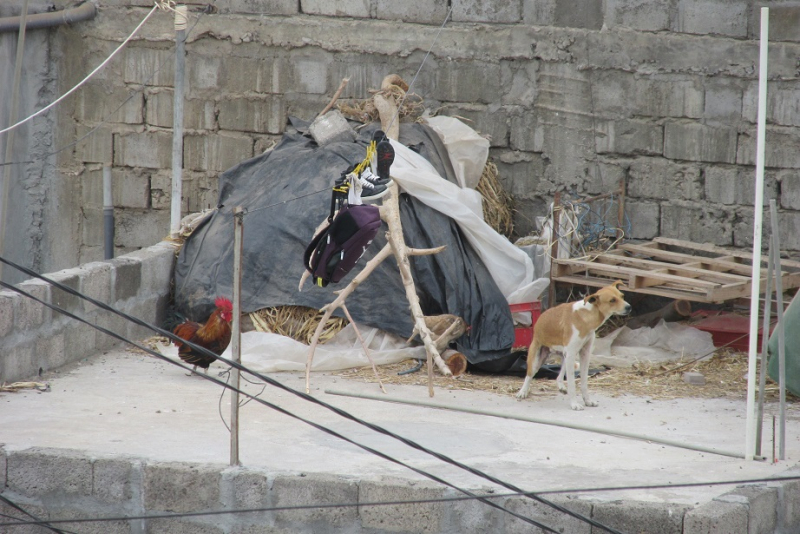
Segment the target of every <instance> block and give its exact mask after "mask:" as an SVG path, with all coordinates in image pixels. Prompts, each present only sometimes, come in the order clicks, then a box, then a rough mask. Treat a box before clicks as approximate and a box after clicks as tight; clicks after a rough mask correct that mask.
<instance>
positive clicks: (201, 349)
mask: <svg viewBox="0 0 800 534" xmlns="http://www.w3.org/2000/svg"><path fill="white" fill-rule="evenodd" d="M0 262H2V263H5V264H6V265H10V266H11V267H14V268H15V269H18V270H20V271H22V272H23V273H25V274H27V275H28V276H33V277H35V278H38V279H40V280H43V281H45V282H47V283H49V284H51V285H53V286H55V287H57V288H58V289H61V290H62V291H65V292H67V293H70V294H72V295H74V296H77V297H79V298H82V299H84V300H86V301H88V302H90V303H92V304H94V305H95V306H97V307H99V308H102V309H104V310H107V311H110V312H111V313H114V314H117V315H119V316H120V317H122V318H124V319H127V320H129V321H131V322H133V323H135V324H137V325H139V326H143V327H145V328H149V329H151V330H153V331H154V332H157V333H160V334H162V335H164V336H165V337H167V338H169V339H171V340H173V341H179V342H181V343H183V344H184V345H188V346H189V347H191V348H192V349H195V350H198V351H199V352H200V353H201V354H205V355H207V356H210V357H213V358H216V359H218V360H219V361H222V362H224V363H226V364H227V365H230V366H231V367H235V368H236V369H239V370H240V371H243V372H246V373H249V374H251V375H253V376H255V377H256V378H258V379H260V380H262V381H264V382H266V383H267V384H270V385H271V386H273V387H277V388H279V389H282V390H284V391H286V392H288V393H291V394H293V395H295V396H297V397H300V398H301V399H304V400H306V401H309V402H312V403H314V404H317V405H318V406H322V407H323V408H326V409H328V410H330V411H332V412H333V413H335V414H337V415H339V416H340V417H343V418H344V419H348V420H350V421H353V422H355V423H357V424H360V425H362V426H365V427H366V428H369V429H370V430H372V431H373V432H377V433H379V434H383V435H385V436H388V437H391V438H393V439H395V440H397V441H400V442H401V443H403V444H405V445H406V446H408V447H411V448H412V449H415V450H418V451H420V452H423V453H425V454H428V455H430V456H433V457H434V458H436V459H438V460H441V461H443V462H445V463H448V464H450V465H453V466H455V467H458V468H460V469H462V470H464V471H467V472H468V473H471V474H473V475H475V476H477V477H479V478H483V479H485V480H488V481H490V482H492V483H494V484H497V485H498V486H502V487H504V488H506V489H509V490H511V491H515V492H519V493H521V494H525V495H526V496H527V497H528V498H530V499H532V500H535V501H538V502H540V503H542V504H544V505H546V506H550V507H552V508H554V509H556V510H558V511H559V512H562V513H564V514H567V515H569V516H572V517H574V518H575V519H578V520H580V521H584V522H586V523H589V524H591V525H593V526H595V527H597V528H600V529H603V530H606V531H607V532H611V533H612V534H621V533H619V532H618V531H616V530H614V529H611V528H609V527H607V526H605V525H603V524H601V523H599V522H598V521H595V520H594V519H591V518H588V517H585V516H583V515H582V514H579V513H577V512H574V511H572V510H569V509H567V508H564V507H563V506H560V505H558V504H556V503H554V502H551V501H548V500H547V499H544V498H543V497H539V496H537V495H535V494H531V493H529V492H525V491H524V490H522V489H521V488H518V487H517V486H514V485H513V484H510V483H508V482H504V481H502V480H500V479H498V478H496V477H493V476H492V475H489V474H487V473H484V472H482V471H480V470H478V469H475V468H473V467H470V466H468V465H465V464H463V463H461V462H458V461H456V460H453V459H452V458H449V457H448V456H445V455H444V454H441V453H438V452H435V451H432V450H430V449H427V448H425V447H423V446H422V445H419V444H418V443H416V442H414V441H412V440H410V439H408V438H404V437H402V436H400V435H397V434H395V433H393V432H391V431H389V430H387V429H385V428H383V427H381V426H378V425H376V424H374V423H368V422H367V421H364V420H362V419H359V418H358V417H355V416H354V415H352V414H350V413H349V412H346V411H344V410H342V409H340V408H337V407H335V406H333V405H331V404H328V403H326V402H325V401H322V400H320V399H317V398H315V397H313V396H311V395H309V394H307V393H303V392H300V391H297V390H295V389H293V388H291V387H289V386H286V385H285V384H281V383H280V382H278V381H276V380H275V379H273V378H270V377H267V376H265V375H262V374H261V373H258V372H256V371H252V370H251V369H248V368H247V367H245V366H243V365H242V364H241V363H239V362H234V361H232V360H228V359H226V358H223V357H222V356H219V355H217V354H214V353H213V352H211V351H209V350H208V349H206V348H205V347H201V346H199V345H195V344H194V343H191V342H189V341H186V340H184V339H182V338H179V337H178V336H176V335H175V334H173V333H171V332H167V331H166V330H163V329H162V328H159V327H157V326H154V325H151V324H150V323H147V322H145V321H142V320H141V319H137V318H136V317H132V316H130V315H128V314H126V313H123V312H121V311H118V310H115V309H114V308H112V307H111V306H108V305H107V304H104V303H102V302H99V301H97V300H95V299H93V298H91V297H88V296H86V295H84V294H82V293H80V292H79V291H76V290H75V289H73V288H71V287H67V286H65V285H63V284H60V283H58V282H56V281H54V280H50V279H49V278H47V277H45V276H42V275H41V274H38V273H36V272H34V271H32V270H30V269H27V268H26V267H22V266H21V265H17V264H16V263H14V262H12V261H10V260H8V259H5V258H3V257H0ZM0 285H2V286H3V287H8V288H9V289H11V290H12V291H16V292H22V290H20V289H18V288H15V287H13V286H10V285H9V284H6V283H4V282H0ZM28 296H29V297H30V298H33V299H34V300H36V301H38V302H40V303H41V304H43V305H45V306H47V307H50V308H51V309H54V310H57V311H60V312H61V313H63V314H65V315H67V316H69V317H72V318H74V319H77V320H79V321H81V322H84V323H86V324H88V325H90V326H92V327H94V328H96V329H98V330H100V331H103V332H104V333H107V334H108V335H111V336H113V337H115V338H117V339H120V340H121V341H123V342H126V343H130V344H131V345H134V346H136V347H139V348H142V347H141V346H140V345H138V344H137V343H134V342H133V341H130V340H127V339H125V338H123V337H121V336H119V335H118V334H116V333H113V332H110V331H108V330H106V329H103V328H101V327H98V326H96V325H93V324H91V323H89V322H87V321H85V320H83V319H81V318H79V317H76V316H75V315H73V314H70V313H69V312H67V311H66V310H61V309H60V308H58V307H57V306H53V305H51V304H49V303H46V302H44V301H41V300H39V299H38V298H36V297H33V296H32V295H28ZM142 350H145V351H146V352H148V353H152V354H153V355H155V356H156V357H158V358H161V359H164V360H165V361H168V362H170V363H172V364H176V365H179V366H180V367H182V368H184V369H186V367H184V366H183V365H180V364H178V363H177V362H175V361H174V360H170V359H169V358H166V357H165V356H164V355H162V354H160V353H157V352H155V351H153V350H151V349H149V348H142ZM192 372H194V373H195V374H197V375H198V376H204V377H206V378H208V379H209V380H214V379H212V378H211V377H208V375H205V374H202V373H197V372H196V371H194V370H193V371H192ZM214 381H215V382H216V383H218V384H220V385H222V386H223V387H229V388H230V389H234V388H233V387H232V386H228V385H227V384H225V383H223V382H222V381H220V380H214ZM245 395H247V396H248V397H252V395H249V394H245ZM255 400H257V401H258V402H261V403H262V404H266V401H263V400H262V399H255ZM274 409H276V410H278V411H280V409H279V408H278V407H275V408H274ZM291 416H292V417H298V416H294V415H291ZM308 424H311V425H312V426H314V425H315V424H314V423H311V422H309V423H308ZM320 429H321V428H320ZM324 431H326V432H327V431H329V430H328V429H325V430H324ZM330 432H333V431H330ZM341 439H344V440H346V441H349V440H348V438H345V437H342V438H341ZM353 444H354V445H356V446H358V447H364V446H363V445H360V444H357V443H355V442H353ZM375 453H376V454H383V453H378V451H376V452H375ZM387 459H388V458H387ZM392 461H394V460H392ZM408 468H409V469H411V470H415V469H416V468H413V467H410V466H408ZM415 472H416V471H415ZM420 474H421V473H420ZM423 476H428V475H427V474H425V475H423ZM431 476H432V475H431ZM445 484H446V483H445ZM447 485H449V484H447ZM454 489H459V488H455V487H454ZM460 491H463V490H460ZM509 513H512V514H513V512H509ZM540 528H542V527H540Z"/></svg>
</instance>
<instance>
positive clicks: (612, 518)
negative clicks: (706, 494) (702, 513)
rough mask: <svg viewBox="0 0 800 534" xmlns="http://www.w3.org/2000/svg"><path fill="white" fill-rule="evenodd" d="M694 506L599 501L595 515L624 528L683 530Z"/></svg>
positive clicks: (640, 533) (661, 532)
mask: <svg viewBox="0 0 800 534" xmlns="http://www.w3.org/2000/svg"><path fill="white" fill-rule="evenodd" d="M689 508H690V507H688V506H683V505H676V504H671V503H651V502H638V501H615V502H608V503H596V504H595V505H594V507H593V509H592V519H595V520H596V521H597V522H599V523H602V524H603V525H606V526H609V527H611V528H616V529H618V530H620V531H622V532H636V533H637V534H682V525H683V514H684V513H685V512H686V510H688V509H689Z"/></svg>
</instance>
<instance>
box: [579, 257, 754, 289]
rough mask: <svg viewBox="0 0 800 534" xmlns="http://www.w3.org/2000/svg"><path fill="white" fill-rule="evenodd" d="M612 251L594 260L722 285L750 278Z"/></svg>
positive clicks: (745, 280)
mask: <svg viewBox="0 0 800 534" xmlns="http://www.w3.org/2000/svg"><path fill="white" fill-rule="evenodd" d="M614 252H615V251H613V250H612V251H609V252H608V253H605V254H602V255H600V256H598V257H597V258H596V259H595V260H594V261H596V262H600V263H608V264H615V265H623V266H626V267H634V268H639V269H647V270H649V271H652V272H665V273H666V274H674V275H676V276H685V277H687V278H701V279H703V280H708V281H711V282H717V283H720V284H723V285H724V284H731V283H738V282H747V281H749V280H750V277H749V276H742V275H738V274H731V273H727V272H720V271H709V270H708V269H702V268H696V267H693V266H690V267H687V265H690V264H675V263H668V262H663V261H655V260H648V259H645V258H635V257H633V256H624V255H622V254H615V253H614Z"/></svg>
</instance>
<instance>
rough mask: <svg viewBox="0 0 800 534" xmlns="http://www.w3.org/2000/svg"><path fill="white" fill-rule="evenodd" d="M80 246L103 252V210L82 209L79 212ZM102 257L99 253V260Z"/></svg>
mask: <svg viewBox="0 0 800 534" xmlns="http://www.w3.org/2000/svg"><path fill="white" fill-rule="evenodd" d="M81 215H82V218H83V220H82V221H81V244H82V245H83V246H86V247H98V248H100V250H105V246H104V243H105V233H104V232H105V230H104V222H103V221H104V219H103V208H92V207H89V206H87V207H84V208H83V210H82V211H81ZM103 257H104V256H103V255H102V253H101V259H102V258H103Z"/></svg>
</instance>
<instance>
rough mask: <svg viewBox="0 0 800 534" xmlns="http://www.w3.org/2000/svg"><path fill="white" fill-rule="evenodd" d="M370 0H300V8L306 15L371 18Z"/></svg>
mask: <svg viewBox="0 0 800 534" xmlns="http://www.w3.org/2000/svg"><path fill="white" fill-rule="evenodd" d="M369 7H370V2H369V0H339V1H337V2H329V1H328V0H300V9H301V11H302V12H303V13H305V14H306V15H327V16H336V17H356V18H369Z"/></svg>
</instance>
